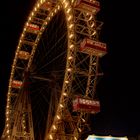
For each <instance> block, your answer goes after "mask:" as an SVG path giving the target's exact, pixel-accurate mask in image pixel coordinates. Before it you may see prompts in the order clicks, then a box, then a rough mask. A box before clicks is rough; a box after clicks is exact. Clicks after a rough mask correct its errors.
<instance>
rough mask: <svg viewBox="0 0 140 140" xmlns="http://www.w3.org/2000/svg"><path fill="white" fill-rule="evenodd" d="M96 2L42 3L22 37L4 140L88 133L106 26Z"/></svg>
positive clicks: (61, 139) (56, 139)
mask: <svg viewBox="0 0 140 140" xmlns="http://www.w3.org/2000/svg"><path fill="white" fill-rule="evenodd" d="M99 10H100V3H99V2H98V1H95V0H39V1H37V3H36V4H35V6H34V8H33V10H32V12H31V13H30V15H29V17H28V20H27V22H26V24H25V26H24V29H23V32H22V34H21V36H20V39H19V43H18V46H17V49H16V52H15V58H14V60H13V64H12V70H11V75H10V79H9V87H8V94H7V106H6V120H5V129H4V132H3V135H2V138H3V139H6V140H8V139H9V140H66V139H67V140H80V139H81V138H82V134H83V133H84V132H85V131H88V130H89V129H90V125H89V118H90V114H91V113H98V112H99V111H100V102H99V101H98V100H97V99H96V98H95V92H96V84H97V80H98V76H100V75H102V72H100V70H99V58H100V57H102V56H104V55H105V54H106V52H107V51H106V44H105V43H102V42H100V41H98V36H99V34H98V32H99V30H100V29H101V26H102V22H100V21H97V20H96V14H97V12H98V11H99Z"/></svg>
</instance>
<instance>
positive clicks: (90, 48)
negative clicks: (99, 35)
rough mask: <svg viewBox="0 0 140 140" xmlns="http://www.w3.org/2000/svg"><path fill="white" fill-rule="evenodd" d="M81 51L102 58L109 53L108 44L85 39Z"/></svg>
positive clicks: (81, 44)
mask: <svg viewBox="0 0 140 140" xmlns="http://www.w3.org/2000/svg"><path fill="white" fill-rule="evenodd" d="M80 51H81V52H83V53H87V54H90V55H95V56H99V57H102V56H104V55H105V54H106V53H107V48H106V43H102V42H99V41H95V40H91V39H89V38H85V39H84V40H83V41H82V42H81V43H80Z"/></svg>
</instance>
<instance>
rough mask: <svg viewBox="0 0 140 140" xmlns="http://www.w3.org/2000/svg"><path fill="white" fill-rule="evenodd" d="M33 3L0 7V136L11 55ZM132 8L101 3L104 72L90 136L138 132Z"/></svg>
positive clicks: (30, 0) (139, 114)
mask: <svg viewBox="0 0 140 140" xmlns="http://www.w3.org/2000/svg"><path fill="white" fill-rule="evenodd" d="M34 2H35V0H20V1H18V0H13V1H11V0H9V1H6V2H3V3H2V4H0V18H1V20H0V43H1V44H0V135H1V133H2V129H3V127H4V112H5V110H4V108H5V104H6V94H7V87H8V78H9V73H10V68H11V64H12V60H13V58H14V52H15V49H16V46H17V44H18V39H19V37H20V34H21V33H22V29H23V26H24V23H25V21H26V20H27V17H28V14H29V11H31V9H32V7H33V3H34ZM128 5H129V6H128ZM132 9H133V10H132ZM134 9H135V8H132V7H131V4H128V3H127V4H125V3H122V2H121V3H119V1H117V0H116V1H115V0H113V1H109V0H101V11H100V13H99V14H98V19H99V20H102V21H103V22H104V25H103V27H102V31H101V34H100V40H101V41H103V42H106V43H107V49H108V54H107V55H106V56H104V57H103V58H102V59H101V60H100V64H101V67H102V70H103V72H104V76H103V77H102V79H101V80H100V82H99V84H98V86H97V92H98V96H99V99H100V101H101V112H100V113H99V114H97V115H95V116H94V119H93V133H95V134H98V135H113V136H126V135H127V136H130V135H136V134H138V133H140V108H139V107H140V101H139V97H138V95H139V93H140V90H139V85H138V84H139V78H138V75H139V70H138V65H139V62H138V60H139V55H138V53H139V51H137V47H138V46H139V45H138V44H137V43H136V42H137V40H138V36H137V35H136V32H138V31H137V25H136V23H137V22H136V20H137V18H135V17H134V16H132V15H133V14H134V13H135V12H134Z"/></svg>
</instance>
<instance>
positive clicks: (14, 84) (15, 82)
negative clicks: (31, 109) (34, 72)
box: [11, 80, 23, 88]
mask: <svg viewBox="0 0 140 140" xmlns="http://www.w3.org/2000/svg"><path fill="white" fill-rule="evenodd" d="M22 84H23V82H22V81H18V80H13V81H12V84H11V86H12V88H21V86H22Z"/></svg>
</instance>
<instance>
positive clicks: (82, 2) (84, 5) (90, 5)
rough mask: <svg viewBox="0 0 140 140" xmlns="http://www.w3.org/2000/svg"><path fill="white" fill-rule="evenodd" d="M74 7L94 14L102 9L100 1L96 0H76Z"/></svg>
mask: <svg viewBox="0 0 140 140" xmlns="http://www.w3.org/2000/svg"><path fill="white" fill-rule="evenodd" d="M74 7H75V8H78V9H80V10H83V11H85V12H88V13H92V14H97V13H98V12H99V11H100V3H99V2H98V1H96V0H76V1H75V3H74Z"/></svg>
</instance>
